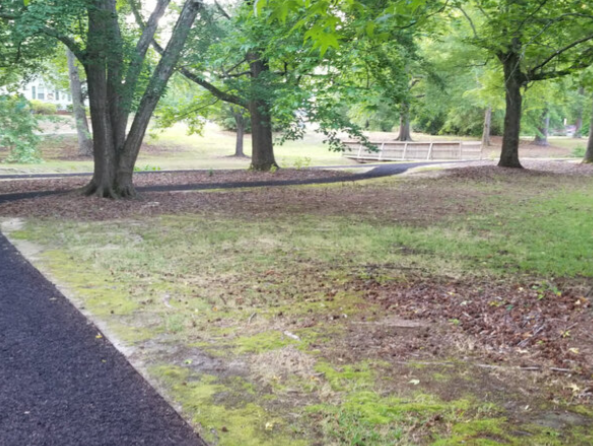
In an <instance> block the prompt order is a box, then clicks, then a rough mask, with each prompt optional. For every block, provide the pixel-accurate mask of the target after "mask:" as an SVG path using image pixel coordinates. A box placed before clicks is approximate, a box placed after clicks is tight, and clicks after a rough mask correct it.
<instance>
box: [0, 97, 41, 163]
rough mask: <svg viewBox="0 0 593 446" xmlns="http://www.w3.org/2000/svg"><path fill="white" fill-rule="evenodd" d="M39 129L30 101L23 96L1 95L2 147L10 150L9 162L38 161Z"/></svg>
mask: <svg viewBox="0 0 593 446" xmlns="http://www.w3.org/2000/svg"><path fill="white" fill-rule="evenodd" d="M36 131H39V128H38V127H37V121H36V119H35V118H34V116H33V115H32V114H31V108H30V107H29V103H28V102H27V100H26V99H25V98H23V97H22V96H17V95H1V96H0V147H2V148H4V149H7V150H8V156H7V157H6V158H5V159H4V162H7V163H38V162H40V161H41V156H40V153H39V149H38V144H39V141H40V138H39V136H37V135H36V134H35V132H36Z"/></svg>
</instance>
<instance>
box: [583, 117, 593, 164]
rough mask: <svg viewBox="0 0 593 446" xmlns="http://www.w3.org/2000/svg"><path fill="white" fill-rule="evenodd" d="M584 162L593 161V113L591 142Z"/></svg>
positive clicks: (590, 129)
mask: <svg viewBox="0 0 593 446" xmlns="http://www.w3.org/2000/svg"><path fill="white" fill-rule="evenodd" d="M583 162H584V163H593V114H592V115H591V127H589V143H588V144H587V151H586V152H585V159H584V160H583Z"/></svg>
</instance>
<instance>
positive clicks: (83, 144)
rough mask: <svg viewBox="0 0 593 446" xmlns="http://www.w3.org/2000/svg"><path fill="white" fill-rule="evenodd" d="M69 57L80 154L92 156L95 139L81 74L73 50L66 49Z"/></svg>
mask: <svg viewBox="0 0 593 446" xmlns="http://www.w3.org/2000/svg"><path fill="white" fill-rule="evenodd" d="M66 57H67V58H68V75H69V77H70V95H71V96H72V112H73V114H74V119H75V120H76V134H77V135H78V154H79V155H81V156H91V155H92V154H93V141H92V139H91V136H90V135H91V134H90V132H89V123H88V121H87V119H86V111H85V109H84V100H83V96H82V85H81V82H80V74H79V72H78V67H77V66H76V63H75V56H74V53H73V52H72V51H70V50H69V49H66Z"/></svg>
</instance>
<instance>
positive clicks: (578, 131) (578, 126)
mask: <svg viewBox="0 0 593 446" xmlns="http://www.w3.org/2000/svg"><path fill="white" fill-rule="evenodd" d="M578 93H579V96H580V97H579V99H580V100H581V101H579V104H578V107H579V108H578V110H577V118H576V122H575V129H574V137H575V138H582V136H583V135H582V131H583V108H584V107H583V102H582V100H583V99H584V98H585V88H584V87H579V90H578Z"/></svg>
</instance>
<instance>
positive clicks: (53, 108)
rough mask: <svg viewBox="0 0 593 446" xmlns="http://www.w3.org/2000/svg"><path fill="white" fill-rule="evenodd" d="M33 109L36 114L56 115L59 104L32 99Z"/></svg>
mask: <svg viewBox="0 0 593 446" xmlns="http://www.w3.org/2000/svg"><path fill="white" fill-rule="evenodd" d="M31 110H33V113H35V114H36V115H55V114H56V113H57V112H58V106H57V105H56V104H50V103H48V102H42V101H37V100H32V101H31Z"/></svg>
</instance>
